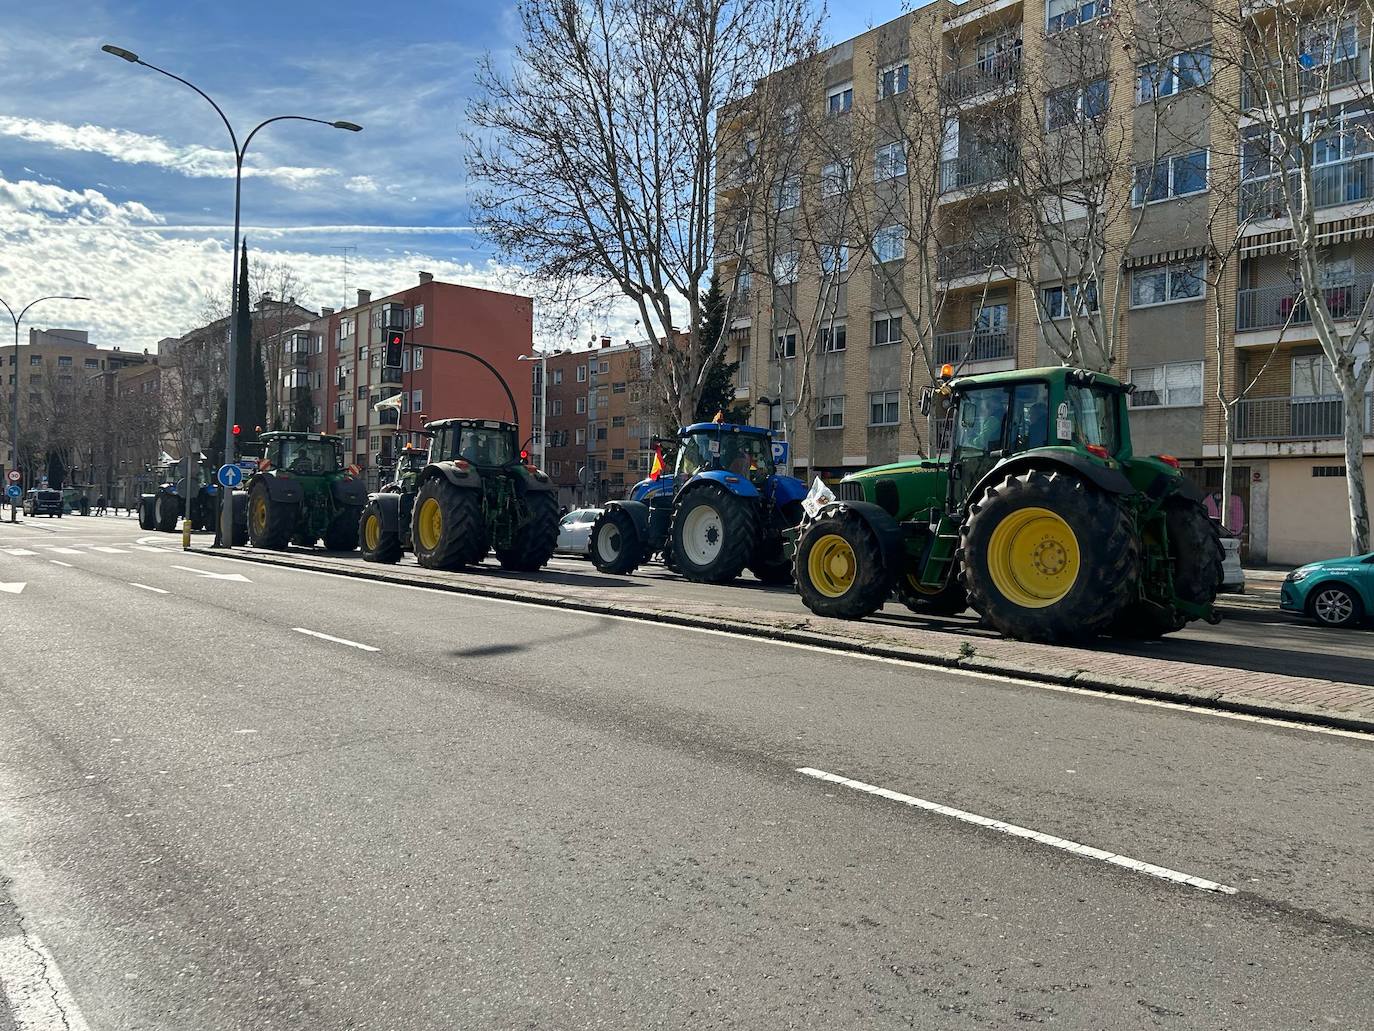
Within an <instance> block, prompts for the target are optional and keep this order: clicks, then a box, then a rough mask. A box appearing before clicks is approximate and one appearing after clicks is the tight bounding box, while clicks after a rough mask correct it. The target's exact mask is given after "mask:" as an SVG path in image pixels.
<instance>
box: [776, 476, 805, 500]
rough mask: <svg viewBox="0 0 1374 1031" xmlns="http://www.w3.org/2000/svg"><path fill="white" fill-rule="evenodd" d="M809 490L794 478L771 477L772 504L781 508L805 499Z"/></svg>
mask: <svg viewBox="0 0 1374 1031" xmlns="http://www.w3.org/2000/svg"><path fill="white" fill-rule="evenodd" d="M808 489H809V488H808V487H807V486H806V484H804V483H802V481H801V480H799V479H797V478H796V477H795V476H774V477H773V504H775V505H776V506H778V508H782V506H783V505H790V504H791V503H792V502H794V501H800V500H801V499H802V498H804V497H806V494H807V490H808Z"/></svg>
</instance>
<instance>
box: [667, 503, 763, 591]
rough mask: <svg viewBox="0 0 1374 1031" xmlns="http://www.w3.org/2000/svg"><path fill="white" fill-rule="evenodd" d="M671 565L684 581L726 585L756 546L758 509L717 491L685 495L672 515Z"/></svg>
mask: <svg viewBox="0 0 1374 1031" xmlns="http://www.w3.org/2000/svg"><path fill="white" fill-rule="evenodd" d="M672 537H673V563H674V564H675V565H676V566H677V568H678V570H679V572H681V573H682V575H683V576H685V577H686V578H687V579H688V580H693V581H695V582H697V583H708V584H723V583H729V582H730V581H731V580H733V579H735V577H737V576H739V575H740V573H741V572H742V571H743V570H744V566H745V563H747V562H748V561H749V557H750V556H751V555H752V554H753V553H754V548H755V547H757V545H758V539H759V527H758V505H757V503H756V502H755V501H754V500H753V499H752V498H741V497H738V496H736V495H734V494H730V493H728V492H726V491H724V490H722V489H721V488H719V487H714V486H705V487H698V488H696V489H694V490H692V491H690V492H688V494H687V497H685V498H684V499H683V500H682V501H680V502H679V503H678V505H677V509H676V511H674V512H673V531H672Z"/></svg>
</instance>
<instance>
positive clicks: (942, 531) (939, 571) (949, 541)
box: [921, 516, 959, 589]
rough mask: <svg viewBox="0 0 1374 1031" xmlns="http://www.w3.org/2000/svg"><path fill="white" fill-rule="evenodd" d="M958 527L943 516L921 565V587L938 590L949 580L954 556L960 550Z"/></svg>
mask: <svg viewBox="0 0 1374 1031" xmlns="http://www.w3.org/2000/svg"><path fill="white" fill-rule="evenodd" d="M957 525H958V524H956V523H955V522H953V521H952V520H951V519H949V518H948V517H947V516H941V517H940V521H939V522H938V523H937V524H936V526H935V533H934V534H933V535H931V538H930V543H929V545H927V551H926V557H925V561H924V562H922V563H921V572H922V575H921V586H922V587H930V588H933V589H938V588H940V587H943V586H944V585H945V584H946V583H947V582H948V580H949V568H950V566H952V565H953V564H954V554H955V552H956V551H958V550H959V532H958V529H957Z"/></svg>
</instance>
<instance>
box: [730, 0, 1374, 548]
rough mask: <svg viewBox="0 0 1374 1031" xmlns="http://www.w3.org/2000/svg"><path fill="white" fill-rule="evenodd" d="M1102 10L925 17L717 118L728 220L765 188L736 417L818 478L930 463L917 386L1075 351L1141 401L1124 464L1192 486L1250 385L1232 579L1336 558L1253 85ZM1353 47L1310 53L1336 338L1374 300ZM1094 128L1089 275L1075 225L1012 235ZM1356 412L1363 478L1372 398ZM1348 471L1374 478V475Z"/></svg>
mask: <svg viewBox="0 0 1374 1031" xmlns="http://www.w3.org/2000/svg"><path fill="white" fill-rule="evenodd" d="M1171 6H1177V5H1171ZM1117 7H1118V10H1116V11H1113V10H1112V9H1111V7H1110V5H1109V2H1108V0H1049V2H1048V3H1046V2H1044V0H987V2H981V3H979V2H973V0H970V2H968V3H963V4H953V3H947V2H937V3H934V4H930V5H928V6H926V7H923V8H921V9H920V10H918V11H914V12H910V13H907V14H904V15H902V16H901V17H898V18H895V19H893V20H892V21H890V22H887V23H885V24H882V25H879V26H877V27H875V28H873V29H871V30H869V31H868V32H865V33H863V34H862V35H860V36H857V37H855V38H853V39H851V40H848V41H846V42H843V43H841V44H838V45H836V46H834V47H831V48H830V49H828V50H827V51H825V52H823V53H822V54H820V55H819V56H818V57H817V58H816V59H815V61H814V62H813V64H814V67H806V68H799V69H793V70H791V72H790V73H784V74H790V75H791V81H792V83H793V84H794V85H792V86H789V87H779V88H778V89H777V91H776V93H777V94H779V95H781V96H782V97H783V100H782V101H779V100H778V99H776V97H775V98H774V99H773V100H771V101H769V102H768V103H763V102H762V101H760V102H759V103H757V104H755V105H753V106H752V107H748V108H747V109H742V111H741V112H731V113H727V114H726V115H725V116H723V117H724V119H725V121H726V123H727V124H730V123H731V120H732V119H737V120H738V123H737V124H747V126H748V128H747V129H745V130H743V131H742V132H741V138H742V140H743V143H742V145H741V146H740V147H739V148H737V149H736V151H734V152H723V153H722V161H721V174H720V177H719V182H720V187H719V192H718V198H717V199H718V208H719V210H720V211H721V212H722V218H723V219H729V218H731V217H733V216H732V215H731V214H730V212H731V205H732V202H733V201H734V200H735V195H736V194H739V193H742V192H743V191H744V188H745V187H746V186H747V185H748V184H749V183H751V182H757V177H759V176H766V175H769V174H772V175H773V176H774V177H775V181H774V182H772V183H770V184H769V188H768V189H767V190H766V191H765V190H757V191H755V195H756V196H758V197H760V198H761V199H760V200H758V201H757V202H755V203H754V205H753V206H752V208H750V209H749V212H748V214H747V215H745V216H742V217H741V218H740V219H739V221H738V222H737V223H736V228H735V232H734V238H735V240H736V242H737V244H739V247H738V250H737V251H736V252H734V253H731V254H730V255H728V256H723V257H722V259H721V264H720V267H719V268H718V276H719V278H720V281H721V282H722V283H723V284H733V288H734V309H733V318H732V322H731V337H732V348H731V359H732V360H733V359H738V360H739V361H740V363H741V365H740V371H739V375H738V387H737V395H738V396H739V398H740V399H741V400H743V401H745V402H746V403H749V404H752V405H757V406H759V408H758V412H759V417H760V418H763V417H764V413H765V412H766V413H767V414H768V416H769V417H771V420H772V423H773V426H774V428H775V429H777V430H778V431H779V432H784V433H787V434H788V435H789V436H790V437H791V444H792V454H793V466H794V470H795V471H796V472H797V473H798V474H799V475H803V476H810V475H813V474H820V475H823V476H826V477H832V478H833V477H838V476H841V475H844V474H845V473H846V472H848V471H851V470H854V469H859V468H863V467H866V466H871V465H875V464H880V463H883V462H890V461H895V460H899V459H908V458H913V457H917V456H923V455H929V454H931V453H932V450H934V449H933V448H932V441H931V437H932V436H938V434H937V433H936V432H935V429H934V427H932V426H931V425H930V424H929V423H928V422H927V421H926V420H923V419H922V418H921V417H920V416H919V415H918V414H917V413H914V412H913V402H914V399H915V397H916V396H917V393H918V391H919V388H920V387H921V386H922V385H923V384H925V383H928V382H929V380H930V370H931V369H932V368H934V369H935V370H938V369H939V367H940V366H941V365H942V364H944V363H950V364H953V365H955V366H956V367H957V368H958V369H959V371H960V372H963V373H975V372H991V371H997V370H1004V369H1012V368H1032V367H1036V366H1041V365H1047V364H1059V363H1060V362H1061V361H1068V359H1066V358H1065V355H1064V342H1065V341H1066V340H1068V339H1069V338H1070V337H1071V336H1073V337H1074V339H1077V340H1079V343H1080V344H1082V349H1083V350H1084V351H1086V352H1088V353H1091V354H1098V355H1101V356H1103V357H1102V359H1101V360H1099V361H1096V362H1094V363H1091V364H1096V365H1097V366H1098V367H1108V368H1110V369H1111V370H1112V371H1113V372H1114V373H1115V374H1116V375H1119V376H1121V377H1123V378H1125V379H1128V380H1129V381H1131V382H1132V383H1134V384H1135V386H1136V391H1135V393H1134V395H1133V396H1132V399H1131V406H1132V411H1131V416H1132V418H1131V428H1132V435H1133V440H1134V446H1135V450H1136V451H1137V453H1165V454H1171V455H1174V456H1176V457H1178V458H1179V459H1180V460H1181V462H1182V464H1183V466H1184V468H1185V470H1186V471H1187V472H1188V473H1189V474H1190V475H1191V476H1192V477H1193V478H1194V479H1195V480H1196V481H1197V482H1198V483H1199V485H1200V486H1202V487H1203V488H1204V490H1206V491H1208V492H1211V491H1216V490H1219V489H1220V486H1221V456H1222V453H1223V442H1224V440H1225V417H1224V412H1223V408H1222V406H1221V404H1220V403H1219V401H1218V400H1217V393H1218V386H1219V385H1220V386H1221V387H1223V388H1224V390H1225V391H1226V392H1227V396H1228V397H1229V396H1232V395H1234V393H1235V392H1236V391H1237V390H1238V389H1239V387H1238V384H1239V385H1249V384H1251V383H1253V386H1250V389H1249V391H1248V393H1247V394H1246V396H1245V397H1244V398H1243V399H1242V400H1240V401H1239V402H1238V403H1237V405H1236V406H1235V411H1234V420H1233V424H1232V425H1233V434H1232V436H1233V455H1234V458H1235V475H1234V479H1233V489H1234V490H1235V492H1236V494H1237V495H1238V496H1239V498H1240V502H1239V505H1240V512H1239V513H1238V515H1239V516H1240V518H1241V519H1242V520H1243V525H1242V527H1241V532H1242V538H1243V542H1244V546H1245V549H1246V551H1247V553H1248V557H1249V559H1250V560H1251V561H1256V562H1264V561H1269V562H1275V563H1292V562H1298V561H1306V560H1309V559H1313V558H1317V557H1323V556H1330V555H1339V554H1344V553H1345V552H1346V551H1347V549H1348V546H1349V534H1348V508H1347V502H1346V484H1345V478H1344V471H1345V466H1344V459H1343V457H1342V455H1343V450H1342V448H1343V445H1342V440H1341V410H1342V409H1341V401H1340V399H1339V396H1338V392H1337V390H1336V389H1335V386H1334V382H1333V381H1332V378H1331V374H1330V371H1329V369H1328V368H1327V366H1326V363H1325V359H1324V358H1323V357H1322V353H1321V349H1320V347H1319V346H1318V344H1317V339H1316V336H1315V331H1314V329H1313V327H1312V324H1311V320H1310V319H1309V318H1308V317H1307V316H1306V313H1305V311H1304V310H1303V307H1302V305H1301V303H1300V298H1299V297H1298V293H1299V290H1298V288H1297V286H1296V285H1295V278H1294V273H1293V267H1294V266H1293V258H1292V253H1291V251H1292V245H1291V239H1292V226H1291V225H1290V224H1289V223H1288V221H1287V219H1286V218H1284V217H1282V216H1283V212H1282V211H1280V210H1278V207H1277V206H1276V205H1275V193H1276V190H1277V186H1278V184H1279V183H1280V179H1279V174H1274V172H1273V170H1272V169H1268V168H1266V167H1263V165H1262V163H1261V162H1258V161H1255V160H1252V159H1251V157H1250V156H1249V155H1250V153H1251V150H1250V148H1251V147H1252V144H1253V143H1254V141H1255V140H1256V139H1257V138H1258V135H1259V129H1257V128H1256V127H1257V125H1258V124H1259V119H1258V118H1257V117H1255V112H1254V110H1253V108H1254V107H1255V106H1256V105H1257V104H1258V100H1257V98H1255V97H1251V96H1250V95H1249V94H1250V93H1251V92H1253V88H1254V87H1253V85H1252V83H1251V81H1250V80H1249V79H1248V78H1246V77H1244V76H1242V75H1241V74H1240V72H1239V71H1238V70H1237V69H1236V67H1235V66H1234V65H1226V64H1224V63H1223V62H1221V61H1220V60H1217V61H1214V60H1213V57H1214V55H1213V46H1214V45H1216V42H1215V40H1214V38H1213V37H1214V34H1215V32H1216V31H1217V30H1216V28H1215V27H1214V25H1213V23H1212V22H1211V20H1210V19H1208V18H1205V17H1200V16H1199V15H1198V12H1197V11H1196V10H1194V11H1193V12H1192V13H1191V15H1190V17H1189V18H1188V19H1180V20H1178V21H1177V22H1173V23H1171V25H1170V29H1169V31H1166V32H1159V33H1158V34H1157V35H1156V39H1157V41H1158V42H1156V43H1153V44H1151V43H1147V42H1146V41H1145V40H1144V39H1136V38H1130V36H1131V31H1132V30H1130V29H1128V28H1127V26H1128V25H1129V24H1130V23H1131V22H1130V17H1129V15H1128V13H1127V12H1125V11H1124V10H1123V9H1122V8H1123V0H1118V4H1117ZM1263 10H1264V6H1263V5H1259V6H1257V7H1256V11H1257V12H1260V13H1259V14H1257V15H1256V16H1257V17H1262V16H1263V13H1262V12H1263ZM1365 39H1366V31H1365V29H1364V28H1361V27H1360V26H1358V25H1356V24H1355V20H1354V19H1353V18H1346V17H1336V18H1334V19H1333V18H1328V20H1327V21H1325V22H1322V23H1321V24H1320V25H1318V26H1316V27H1315V28H1314V30H1313V40H1314V42H1313V44H1312V45H1311V46H1310V47H1309V54H1308V58H1305V60H1308V59H1310V60H1311V61H1312V62H1313V67H1315V68H1317V69H1318V71H1321V70H1322V69H1325V70H1326V71H1325V74H1327V76H1328V81H1329V83H1330V84H1331V86H1332V88H1331V89H1330V90H1329V91H1327V92H1325V93H1324V96H1323V99H1324V100H1325V101H1326V103H1327V104H1328V105H1329V107H1328V110H1332V109H1338V110H1339V112H1340V116H1339V119H1338V121H1339V122H1340V124H1341V125H1342V126H1344V125H1348V126H1349V128H1350V131H1349V132H1347V131H1345V129H1344V128H1342V129H1341V130H1339V131H1337V132H1335V133H1334V134H1333V138H1332V141H1331V143H1330V145H1329V146H1327V147H1326V149H1325V151H1324V152H1323V155H1322V168H1321V169H1320V170H1319V171H1320V175H1319V178H1318V180H1317V191H1316V205H1317V207H1318V209H1319V210H1318V220H1319V222H1320V223H1321V228H1320V234H1321V239H1322V240H1323V242H1324V244H1325V248H1324V251H1323V256H1322V268H1323V285H1324V288H1325V290H1326V294H1325V297H1326V301H1327V304H1328V307H1329V308H1330V310H1331V312H1332V314H1333V316H1335V317H1337V318H1343V317H1345V316H1347V315H1348V317H1349V318H1351V319H1353V318H1354V316H1355V314H1356V313H1357V312H1358V311H1359V309H1360V306H1361V305H1362V304H1363V303H1364V301H1365V299H1366V298H1367V297H1368V295H1369V292H1370V290H1371V285H1374V278H1372V277H1374V205H1372V204H1371V200H1372V199H1374V167H1371V166H1374V146H1371V145H1370V144H1369V141H1368V138H1367V137H1366V136H1364V135H1363V134H1362V130H1364V129H1365V128H1366V126H1367V124H1368V123H1369V121H1370V120H1371V119H1374V114H1371V113H1370V110H1369V109H1370V105H1369V103H1368V97H1369V90H1368V88H1367V86H1366V87H1364V88H1363V89H1362V88H1360V83H1361V82H1362V81H1363V80H1365V79H1366V78H1367V74H1368V68H1369V64H1368V62H1369V54H1368V52H1367V49H1366V44H1365V42H1364V40H1365ZM1304 67H1305V68H1306V67H1308V66H1307V65H1304ZM1302 74H1308V72H1303V73H1302ZM796 84H800V85H796ZM789 88H790V89H792V90H793V91H794V92H793V94H792V95H791V97H790V102H785V101H788V96H787V89H789ZM765 92H766V90H761V91H760V96H762V95H763V93H765ZM1309 106H1310V105H1309ZM769 112H772V113H771V114H770V113H769ZM751 119H752V121H751ZM922 121H923V123H924V124H917V125H914V126H913V124H912V123H913V122H922ZM770 123H771V124H770ZM1088 123H1091V124H1093V125H1094V126H1096V127H1097V131H1098V132H1099V133H1100V134H1101V138H1100V139H1099V141H1098V142H1097V144H1096V146H1098V147H1099V149H1100V153H1099V154H1098V160H1100V161H1103V162H1105V163H1106V164H1107V165H1109V166H1113V167H1114V169H1115V170H1114V171H1110V172H1108V173H1107V174H1105V176H1104V179H1105V181H1106V182H1107V183H1108V189H1109V191H1110V192H1111V195H1110V196H1108V198H1107V199H1106V200H1105V201H1104V202H1103V203H1102V205H1101V208H1100V209H1099V214H1098V216H1097V217H1098V219H1099V221H1100V222H1101V223H1102V225H1100V226H1099V227H1098V228H1097V230H1095V231H1097V232H1099V233H1100V236H1101V244H1102V248H1101V249H1102V254H1101V256H1100V258H1099V259H1098V260H1099V262H1100V264H1099V266H1097V267H1096V268H1095V269H1093V270H1090V271H1091V274H1090V275H1088V274H1085V270H1084V267H1083V258H1082V257H1081V255H1079V256H1075V252H1074V247H1075V246H1076V244H1075V243H1074V242H1073V241H1075V240H1078V241H1081V239H1082V235H1083V233H1085V232H1089V231H1094V230H1082V231H1080V230H1079V229H1078V228H1077V227H1078V226H1079V224H1080V221H1082V220H1081V219H1080V220H1078V221H1076V219H1078V216H1079V215H1080V214H1081V213H1082V212H1081V210H1080V209H1073V211H1072V212H1070V213H1068V214H1061V215H1060V216H1059V221H1058V223H1055V224H1056V225H1058V226H1060V227H1061V228H1063V229H1064V232H1065V239H1068V240H1069V241H1070V242H1069V243H1066V244H1064V245H1063V246H1059V245H1058V244H1056V245H1055V246H1053V247H1051V246H1048V245H1045V244H1044V243H1043V242H1042V241H1043V239H1044V238H1046V237H1047V236H1049V235H1052V233H1047V232H1046V230H1045V228H1044V227H1043V226H1042V227H1041V228H1040V231H1039V232H1040V236H1039V237H1036V238H1031V239H1029V240H1028V238H1027V237H1026V235H1025V231H1024V226H1025V225H1026V219H1025V218H1023V217H1021V213H1022V212H1024V209H1025V207H1026V198H1027V197H1028V196H1039V195H1041V194H1043V193H1045V192H1047V191H1048V192H1054V191H1052V190H1049V187H1047V186H1045V185H1044V184H1046V183H1049V182H1050V181H1051V180H1052V179H1054V175H1055V174H1056V173H1057V174H1058V179H1059V180H1060V181H1067V180H1071V179H1073V178H1074V176H1073V174H1072V168H1073V167H1074V166H1075V165H1076V164H1077V163H1079V162H1085V161H1087V160H1089V158H1087V157H1083V156H1082V155H1081V153H1077V152H1081V151H1082V150H1083V147H1078V148H1077V152H1076V150H1075V147H1074V146H1073V145H1071V143H1070V145H1066V144H1065V142H1064V141H1065V140H1066V139H1067V140H1070V141H1072V140H1073V139H1074V136H1073V134H1074V133H1075V132H1078V131H1079V129H1078V127H1080V126H1082V125H1084V124H1088ZM932 126H933V128H932ZM798 139H800V140H801V142H799V143H795V144H794V143H793V141H795V140H798ZM1361 139H1363V140H1364V142H1363V143H1362V142H1360V141H1361ZM789 146H793V147H794V149H793V150H792V151H791V152H789V151H788V147H789ZM760 154H763V155H764V156H763V157H762V158H761V157H759V155H760ZM1238 154H1244V155H1246V156H1245V157H1244V158H1238V156H1237V155H1238ZM768 155H773V157H772V158H771V160H770V158H769V157H768ZM777 155H782V156H781V157H778V156H777ZM1013 166H1014V167H1015V168H1016V171H1015V173H1012V172H1011V171H1010V170H1011V169H1012V168H1013ZM1031 166H1034V167H1033V170H1032V171H1031V172H1027V171H1026V170H1025V169H1026V168H1027V167H1031ZM1280 174H1281V173H1280ZM1036 175H1039V176H1040V179H1039V180H1037V179H1036ZM852 197H858V198H860V200H859V201H852V200H850V199H849V198H852ZM1061 200H1062V196H1061ZM1046 206H1047V207H1048V205H1046ZM1069 207H1071V205H1069V206H1065V207H1063V208H1061V209H1060V210H1061V211H1065V210H1068V208H1069ZM1036 217H1037V218H1042V217H1043V216H1036ZM1050 221H1053V220H1052V219H1051V220H1050ZM723 228H724V226H723ZM1075 233H1077V234H1078V235H1077V236H1075ZM721 235H722V238H723V239H728V235H729V234H727V233H726V232H724V231H723V232H722V234H721ZM1075 334H1077V335H1075ZM1084 339H1086V340H1087V343H1086V344H1083V340H1084ZM1364 347H1365V350H1366V353H1367V345H1364ZM1075 364H1077V363H1075ZM1082 364H1090V363H1089V362H1087V361H1084V362H1082ZM1364 409H1365V410H1364V419H1365V422H1364V426H1365V446H1364V451H1365V454H1366V455H1368V456H1374V436H1371V426H1374V411H1372V410H1371V400H1370V398H1369V397H1368V396H1366V397H1365V399H1364ZM1366 466H1367V470H1368V471H1367V473H1366V475H1367V477H1369V478H1370V480H1371V482H1374V457H1371V458H1370V459H1368V460H1367V461H1366Z"/></svg>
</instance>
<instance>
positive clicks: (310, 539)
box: [234, 432, 367, 551]
mask: <svg viewBox="0 0 1374 1031" xmlns="http://www.w3.org/2000/svg"><path fill="white" fill-rule="evenodd" d="M259 444H260V447H261V449H262V457H261V459H260V460H259V462H258V470H257V472H255V473H253V475H252V476H250V477H249V478H248V480H247V482H245V483H244V485H243V489H242V490H240V491H236V492H235V495H234V497H235V501H236V502H237V501H238V499H240V498H246V505H244V515H245V521H246V523H247V529H248V540H249V541H250V542H251V543H252V544H253V546H254V547H256V548H284V547H286V546H287V544H299V545H301V546H302V547H307V548H311V547H314V546H315V544H316V543H317V542H318V541H319V540H320V539H321V538H323V540H324V546H325V547H326V548H327V549H329V550H330V551H352V550H353V549H354V548H356V547H357V546H358V516H359V513H361V512H362V508H363V504H364V502H366V500H367V489H366V487H365V486H364V485H363V481H362V480H361V479H359V477H358V473H357V470H356V469H352V468H348V469H345V468H344V464H343V438H341V437H333V436H326V435H323V434H319V433H291V432H270V433H264V434H262V436H261V437H260V438H259ZM239 504H242V502H240V503H239ZM239 504H236V505H235V509H236V515H237V510H238V509H239ZM237 536H238V535H237V532H236V533H235V537H236V538H237ZM236 543H237V540H236Z"/></svg>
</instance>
